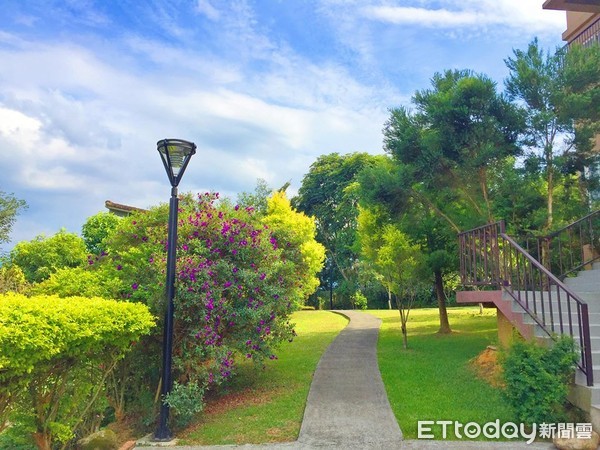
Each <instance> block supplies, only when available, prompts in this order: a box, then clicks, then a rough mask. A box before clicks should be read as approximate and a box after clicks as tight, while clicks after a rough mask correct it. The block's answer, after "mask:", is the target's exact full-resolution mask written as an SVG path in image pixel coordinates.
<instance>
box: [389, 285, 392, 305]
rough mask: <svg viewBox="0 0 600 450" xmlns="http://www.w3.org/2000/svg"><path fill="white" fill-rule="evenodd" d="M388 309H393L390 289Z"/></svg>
mask: <svg viewBox="0 0 600 450" xmlns="http://www.w3.org/2000/svg"><path fill="white" fill-rule="evenodd" d="M388 309H392V291H391V290H390V288H388Z"/></svg>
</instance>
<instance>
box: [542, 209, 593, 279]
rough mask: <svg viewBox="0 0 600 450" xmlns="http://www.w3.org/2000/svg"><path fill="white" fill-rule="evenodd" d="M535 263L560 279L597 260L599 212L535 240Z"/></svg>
mask: <svg viewBox="0 0 600 450" xmlns="http://www.w3.org/2000/svg"><path fill="white" fill-rule="evenodd" d="M538 249H539V250H538V252H539V255H540V257H538V258H537V259H538V261H540V262H541V263H542V264H544V265H545V266H546V267H547V268H548V269H549V270H550V272H552V273H554V274H558V278H560V279H561V280H562V279H564V278H565V277H566V276H568V275H570V274H571V273H573V272H576V271H578V270H581V269H583V268H584V267H585V266H587V265H588V264H591V263H593V262H594V261H598V260H600V209H599V210H598V211H594V212H593V213H591V214H588V215H587V216H585V217H584V218H583V219H579V220H578V221H577V222H573V223H572V224H570V225H568V226H566V227H564V228H561V229H560V230H557V231H555V232H554V233H552V234H550V235H548V236H543V237H540V238H538Z"/></svg>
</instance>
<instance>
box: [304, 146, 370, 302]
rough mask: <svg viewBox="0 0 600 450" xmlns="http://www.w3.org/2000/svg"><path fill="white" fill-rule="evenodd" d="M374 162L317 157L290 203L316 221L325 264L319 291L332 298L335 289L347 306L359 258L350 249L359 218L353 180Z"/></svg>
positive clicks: (356, 157) (362, 158)
mask: <svg viewBox="0 0 600 450" xmlns="http://www.w3.org/2000/svg"><path fill="white" fill-rule="evenodd" d="M375 158H376V157H374V156H372V155H368V154H366V153H352V154H348V155H339V154H337V153H331V154H329V155H322V156H320V157H319V158H318V159H317V161H315V162H314V163H313V164H312V165H311V167H310V170H309V172H308V173H307V174H306V175H305V176H304V178H303V179H302V186H301V187H300V189H299V190H298V196H297V197H295V198H294V199H293V200H292V204H293V206H294V207H295V208H296V209H298V210H299V211H302V212H304V213H305V214H307V215H309V216H312V217H314V218H315V221H316V225H317V241H319V242H320V243H321V244H323V245H324V246H325V249H326V257H327V261H326V270H324V271H323V272H322V273H321V280H322V281H321V287H322V288H323V289H329V291H330V295H331V296H332V294H333V287H334V286H336V289H337V291H338V292H339V293H343V295H344V296H345V297H347V300H348V303H350V297H351V295H353V294H354V293H355V292H356V289H357V285H358V254H357V251H356V250H355V249H354V248H353V247H354V242H355V239H356V217H357V215H358V210H357V205H358V192H357V189H356V187H357V184H356V177H357V174H358V173H359V172H360V171H361V170H362V169H363V168H364V167H366V166H369V165H371V164H373V162H374V160H375ZM331 303H333V302H332V301H331Z"/></svg>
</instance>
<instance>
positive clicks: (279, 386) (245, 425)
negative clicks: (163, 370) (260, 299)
mask: <svg viewBox="0 0 600 450" xmlns="http://www.w3.org/2000/svg"><path fill="white" fill-rule="evenodd" d="M292 322H294V323H296V327H295V329H296V332H297V333H298V336H297V337H296V339H294V341H293V342H292V343H290V344H284V345H282V346H281V349H280V351H279V352H278V358H279V359H278V360H276V361H268V362H266V363H265V368H264V369H262V370H261V369H260V368H259V369H257V368H255V367H252V362H249V361H241V362H240V365H239V369H238V372H237V375H236V377H235V378H234V379H233V380H232V383H231V384H230V385H229V386H228V387H227V390H225V391H224V392H223V394H222V395H220V396H219V397H218V398H215V399H212V400H211V401H210V402H209V403H208V405H207V409H206V411H205V412H204V413H203V414H202V415H201V419H200V420H199V421H198V422H197V423H196V424H195V425H194V426H193V427H192V428H190V429H188V430H187V431H185V432H183V433H180V434H179V437H180V444H182V445H190V444H200V445H220V444H252V443H266V442H286V441H294V440H296V438H297V437H298V433H299V432H300V425H301V423H302V417H303V415H304V407H305V405H306V398H307V396H308V391H309V389H310V383H311V381H312V375H313V373H314V371H315V369H316V367H317V363H318V362H319V359H320V358H321V355H322V354H323V352H324V351H325V349H326V348H327V346H328V345H329V344H330V343H331V341H333V339H334V338H335V336H337V334H338V333H339V332H340V331H341V330H342V329H343V328H344V327H345V326H346V324H347V323H348V320H347V319H346V318H344V317H342V316H340V315H338V314H334V313H330V312H326V311H298V312H296V313H294V315H293V317H292Z"/></svg>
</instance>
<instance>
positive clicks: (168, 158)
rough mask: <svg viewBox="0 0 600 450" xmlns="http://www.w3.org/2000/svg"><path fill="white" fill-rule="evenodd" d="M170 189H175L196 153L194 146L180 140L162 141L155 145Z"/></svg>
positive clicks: (191, 143)
mask: <svg viewBox="0 0 600 450" xmlns="http://www.w3.org/2000/svg"><path fill="white" fill-rule="evenodd" d="M156 146H157V147H158V153H160V156H161V158H162V162H163V164H164V166H165V170H166V171H167V176H168V177H169V181H170V182H171V186H172V187H177V186H178V185H179V182H180V181H181V177H183V173H184V172H185V168H186V167H187V165H188V163H189V162H190V159H191V157H192V155H193V154H194V153H196V144H194V143H193V142H188V141H182V140H181V139H163V140H161V141H158V142H157V143H156Z"/></svg>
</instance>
